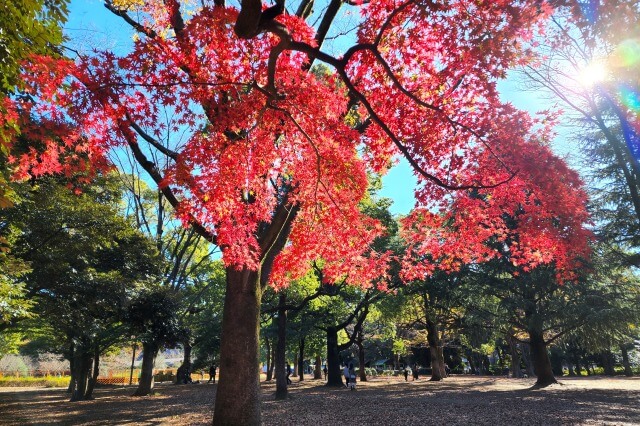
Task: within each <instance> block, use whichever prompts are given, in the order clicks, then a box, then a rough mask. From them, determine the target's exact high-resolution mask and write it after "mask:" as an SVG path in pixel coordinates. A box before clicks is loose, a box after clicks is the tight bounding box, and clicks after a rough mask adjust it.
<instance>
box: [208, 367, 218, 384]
mask: <svg viewBox="0 0 640 426" xmlns="http://www.w3.org/2000/svg"><path fill="white" fill-rule="evenodd" d="M216 369H217V367H216V365H215V364H213V365H212V366H211V368H209V382H208V383H211V381H213V383H215V382H216Z"/></svg>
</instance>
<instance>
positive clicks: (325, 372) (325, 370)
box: [322, 365, 327, 380]
mask: <svg viewBox="0 0 640 426" xmlns="http://www.w3.org/2000/svg"><path fill="white" fill-rule="evenodd" d="M322 372H323V373H324V379H325V380H327V366H326V365H325V366H324V367H322Z"/></svg>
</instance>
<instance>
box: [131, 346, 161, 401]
mask: <svg viewBox="0 0 640 426" xmlns="http://www.w3.org/2000/svg"><path fill="white" fill-rule="evenodd" d="M159 350H160V347H159V346H158V344H157V343H156V342H142V366H141V368H140V370H141V371H140V380H139V381H138V387H137V389H136V391H135V392H134V393H133V396H147V395H150V394H151V393H152V392H153V386H154V381H153V369H154V367H155V364H156V357H157V356H158V351H159Z"/></svg>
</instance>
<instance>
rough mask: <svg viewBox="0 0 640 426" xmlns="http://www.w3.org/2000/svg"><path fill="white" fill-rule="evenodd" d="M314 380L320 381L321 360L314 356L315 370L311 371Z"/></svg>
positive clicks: (318, 356)
mask: <svg viewBox="0 0 640 426" xmlns="http://www.w3.org/2000/svg"><path fill="white" fill-rule="evenodd" d="M313 378H314V379H322V358H321V357H320V355H316V368H315V369H314V370H313Z"/></svg>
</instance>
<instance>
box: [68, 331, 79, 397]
mask: <svg viewBox="0 0 640 426" xmlns="http://www.w3.org/2000/svg"><path fill="white" fill-rule="evenodd" d="M69 341H70V342H71V343H69V372H70V373H71V378H70V380H69V386H67V393H71V394H72V393H73V391H74V390H75V386H76V381H77V377H76V375H75V368H73V367H74V365H73V360H74V357H75V345H74V343H73V338H72V337H71V336H69Z"/></svg>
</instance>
